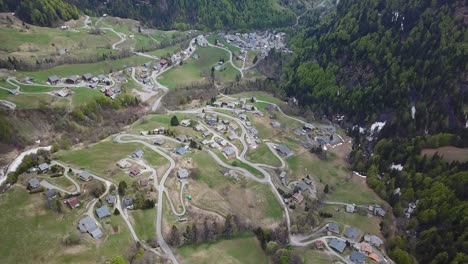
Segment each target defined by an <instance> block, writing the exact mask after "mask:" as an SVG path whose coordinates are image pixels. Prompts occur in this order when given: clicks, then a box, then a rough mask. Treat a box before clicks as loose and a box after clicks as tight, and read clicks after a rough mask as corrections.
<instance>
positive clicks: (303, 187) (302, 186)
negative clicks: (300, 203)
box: [296, 181, 309, 192]
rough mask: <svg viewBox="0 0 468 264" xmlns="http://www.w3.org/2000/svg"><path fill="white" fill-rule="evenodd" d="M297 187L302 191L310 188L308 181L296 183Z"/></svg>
mask: <svg viewBox="0 0 468 264" xmlns="http://www.w3.org/2000/svg"><path fill="white" fill-rule="evenodd" d="M296 188H297V189H298V190H299V191H301V192H305V191H308V190H309V185H307V183H305V182H303V181H301V182H299V183H298V184H297V185H296Z"/></svg>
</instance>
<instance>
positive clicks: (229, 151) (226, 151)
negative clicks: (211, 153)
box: [223, 146, 235, 156]
mask: <svg viewBox="0 0 468 264" xmlns="http://www.w3.org/2000/svg"><path fill="white" fill-rule="evenodd" d="M223 152H224V154H226V156H231V155H233V154H234V152H235V149H234V148H233V147H231V146H228V147H225V148H224V149H223Z"/></svg>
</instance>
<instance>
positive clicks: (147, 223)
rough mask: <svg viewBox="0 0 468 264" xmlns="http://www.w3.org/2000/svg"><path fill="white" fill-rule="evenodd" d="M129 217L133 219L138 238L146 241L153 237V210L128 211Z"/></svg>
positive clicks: (154, 212) (154, 232)
mask: <svg viewBox="0 0 468 264" xmlns="http://www.w3.org/2000/svg"><path fill="white" fill-rule="evenodd" d="M130 215H131V218H133V224H134V228H135V232H136V234H137V235H138V238H140V239H142V240H148V239H150V238H152V237H154V236H155V234H156V229H155V219H156V210H155V209H149V210H132V211H130Z"/></svg>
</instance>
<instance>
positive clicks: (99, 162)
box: [54, 141, 166, 183]
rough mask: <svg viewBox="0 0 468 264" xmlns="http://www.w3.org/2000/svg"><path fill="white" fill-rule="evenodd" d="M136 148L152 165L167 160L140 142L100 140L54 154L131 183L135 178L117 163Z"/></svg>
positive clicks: (80, 166) (64, 160)
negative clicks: (142, 152) (118, 166)
mask: <svg viewBox="0 0 468 264" xmlns="http://www.w3.org/2000/svg"><path fill="white" fill-rule="evenodd" d="M136 149H142V150H143V151H144V152H145V154H144V156H143V158H144V159H145V160H147V161H148V162H149V163H150V165H152V166H160V165H163V164H165V162H166V160H165V159H164V158H163V157H162V156H160V155H159V154H157V153H155V152H154V151H151V150H150V149H149V148H146V147H144V146H143V145H141V144H139V143H126V144H119V143H114V142H112V141H104V142H100V143H97V144H95V145H92V146H90V147H87V148H84V149H79V150H71V151H60V152H58V153H56V154H55V155H54V158H55V159H58V160H61V161H63V162H65V163H67V164H71V165H73V166H76V167H78V168H83V169H86V170H89V171H91V172H94V173H96V174H97V175H98V176H101V177H105V178H107V179H109V180H111V181H113V182H114V183H118V182H119V181H121V180H124V181H126V182H127V183H131V182H132V181H134V180H135V179H132V178H130V177H129V176H128V175H126V174H125V173H124V172H123V171H121V170H120V169H118V168H117V166H116V165H115V163H117V162H118V161H119V160H120V159H123V158H126V157H128V156H129V155H130V154H131V153H132V152H133V151H135V150H136Z"/></svg>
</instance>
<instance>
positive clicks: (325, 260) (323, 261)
mask: <svg viewBox="0 0 468 264" xmlns="http://www.w3.org/2000/svg"><path fill="white" fill-rule="evenodd" d="M294 252H296V253H297V254H298V255H299V256H301V259H302V263H304V264H329V263H333V261H334V259H333V258H332V257H331V256H330V255H327V254H325V253H324V252H323V251H320V250H315V249H308V248H294Z"/></svg>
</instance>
